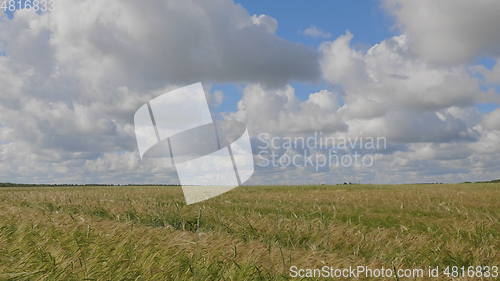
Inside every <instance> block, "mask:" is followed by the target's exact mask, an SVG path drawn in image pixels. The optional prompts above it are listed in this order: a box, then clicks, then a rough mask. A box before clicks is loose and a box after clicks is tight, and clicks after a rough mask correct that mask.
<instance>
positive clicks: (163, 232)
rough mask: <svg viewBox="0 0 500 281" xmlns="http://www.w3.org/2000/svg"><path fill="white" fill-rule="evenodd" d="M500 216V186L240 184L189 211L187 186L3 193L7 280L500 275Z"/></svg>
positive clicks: (1, 236) (0, 264)
mask: <svg viewBox="0 0 500 281" xmlns="http://www.w3.org/2000/svg"><path fill="white" fill-rule="evenodd" d="M499 216H500V183H476V184H449V185H447V184H440V185H431V184H429V185H397V186H382V185H340V186H288V187H285V186H274V187H266V186H263V187H239V188H237V189H235V190H233V191H231V192H228V193H226V194H224V195H222V196H219V197H216V198H214V199H211V200H208V201H205V202H202V203H199V204H194V205H189V206H186V205H185V203H184V199H183V195H182V191H181V189H180V187H164V186H137V187H135V186H129V187H105V186H95V187H93V186H85V187H78V186H74V187H3V188H0V280H288V279H290V278H291V277H290V267H291V266H296V267H299V268H319V267H322V266H324V265H328V266H335V267H339V268H343V267H349V266H358V265H363V266H368V267H371V268H380V267H385V268H391V269H399V268H415V267H419V268H427V267H429V266H440V267H445V266H466V267H467V266H471V265H473V266H476V265H490V266H493V265H496V266H498V265H499V264H500V251H499V249H500V224H499ZM427 278H428V277H422V278H416V279H417V280H428V279H427ZM347 279H348V278H347ZM362 279H363V280H380V279H377V278H362ZM311 280H312V279H311ZM387 280H396V279H395V278H392V279H387ZM401 280H403V279H401ZM439 280H446V278H441V279H439ZM455 280H469V279H467V278H466V277H463V278H456V279H455ZM470 280H477V279H472V278H470ZM491 280H493V279H491Z"/></svg>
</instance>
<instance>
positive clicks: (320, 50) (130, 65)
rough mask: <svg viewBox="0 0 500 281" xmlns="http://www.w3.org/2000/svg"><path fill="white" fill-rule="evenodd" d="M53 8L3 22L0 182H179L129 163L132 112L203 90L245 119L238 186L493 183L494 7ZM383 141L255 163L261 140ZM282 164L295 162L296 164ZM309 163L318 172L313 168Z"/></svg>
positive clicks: (166, 171)
mask: <svg viewBox="0 0 500 281" xmlns="http://www.w3.org/2000/svg"><path fill="white" fill-rule="evenodd" d="M102 2H103V1H97V0H85V1H54V2H53V3H54V5H53V9H52V10H51V11H50V12H45V13H41V12H37V11H34V10H33V9H22V10H18V11H16V12H15V13H9V14H4V16H2V17H0V182H18V183H117V184H128V183H143V184H145V183H162V184H173V183H178V179H177V175H176V171H175V167H172V166H171V165H170V161H165V159H161V158H152V159H143V160H141V159H140V157H139V154H138V151H137V144H136V140H135V133H134V124H133V116H134V113H135V111H136V110H137V109H138V108H139V107H140V106H141V105H142V104H144V103H145V102H147V101H149V100H151V99H152V98H154V97H157V96H159V95H161V94H163V93H165V92H168V91H170V90H172V89H175V88H178V87H182V86H185V85H189V84H191V83H195V82H198V81H200V82H202V83H203V84H204V87H205V89H206V91H207V92H208V97H209V102H210V106H211V109H212V110H213V112H214V113H215V115H216V118H217V119H218V120H221V121H239V122H242V123H244V124H246V126H247V128H248V130H249V133H250V137H251V138H252V143H253V153H254V161H255V163H256V171H255V174H254V175H253V176H252V177H251V178H250V180H249V181H248V182H247V184H303V183H304V184H306V183H311V184H317V183H322V184H323V183H331V184H334V183H343V182H359V183H420V182H463V181H478V180H491V179H496V178H500V160H498V159H500V64H498V58H499V57H500V34H499V33H498V32H497V27H498V26H499V25H500V20H499V19H498V16H497V15H498V14H499V13H500V2H498V1H496V0H478V1H469V0H443V1H432V0H420V1H416V0H409V1H403V0H350V1H348V0H336V1H325V0H314V1H305V0H303V1H301V0H288V1H282V0H277V1H261V0H252V1H249V0H237V1H232V0H204V1H174V0H154V1H149V2H147V3H143V2H142V1H141V2H138V1H132V0H126V1H113V2H110V3H102ZM318 133H319V134H321V135H322V136H325V137H332V138H336V139H344V140H345V139H360V138H361V139H362V138H369V137H373V138H384V139H386V140H387V145H385V146H384V147H379V148H376V149H364V148H362V147H356V148H352V149H350V150H348V151H347V150H344V151H341V154H342V155H344V154H345V155H351V156H352V155H354V154H357V153H359V154H360V155H361V156H366V157H370V159H372V160H373V164H372V165H332V164H331V163H329V164H328V165H326V166H322V167H320V168H317V167H311V166H310V165H309V166H308V165H307V161H305V159H304V158H305V157H304V153H305V152H304V151H305V150H306V152H307V153H309V154H311V155H315V156H317V155H319V156H327V155H328V152H329V151H331V150H329V149H331V148H326V149H323V148H322V149H318V148H317V147H309V148H307V149H305V150H304V149H302V148H300V147H296V146H295V147H283V146H280V147H274V148H272V149H271V150H269V151H267V152H274V153H276V155H278V158H279V159H283V158H282V157H283V156H286V157H289V158H291V159H300V161H299V163H294V165H285V166H279V167H274V166H273V167H270V166H269V165H264V164H263V163H267V162H266V159H265V158H266V156H268V155H269V153H265V152H266V151H264V153H263V150H266V149H263V148H262V142H265V141H264V140H263V139H262V137H259V136H263V135H266V136H268V137H271V138H272V137H275V138H279V139H280V140H281V141H283V140H284V139H286V138H287V137H288V138H295V139H297V138H301V137H302V138H306V137H310V136H314V135H315V134H318ZM294 157H295V158H294ZM316 164H317V163H316Z"/></svg>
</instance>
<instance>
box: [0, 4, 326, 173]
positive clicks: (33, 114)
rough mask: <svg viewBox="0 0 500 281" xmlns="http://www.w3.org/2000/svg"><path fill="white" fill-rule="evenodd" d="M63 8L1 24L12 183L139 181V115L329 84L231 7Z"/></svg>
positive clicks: (289, 47) (311, 53) (292, 49)
mask: <svg viewBox="0 0 500 281" xmlns="http://www.w3.org/2000/svg"><path fill="white" fill-rule="evenodd" d="M54 4H55V7H54V11H53V12H50V13H45V14H37V13H36V12H34V11H32V10H20V11H16V13H15V16H14V18H13V19H8V18H6V17H0V48H1V49H0V52H1V53H2V56H0V85H2V91H0V111H1V115H0V137H1V139H0V146H1V147H2V149H1V150H0V153H1V155H2V156H1V157H2V160H3V161H2V169H1V170H0V175H1V177H2V179H13V180H18V181H34V182H35V181H37V180H40V181H43V182H48V181H50V179H53V180H54V181H56V180H57V179H59V180H61V181H68V182H74V181H77V180H76V178H77V177H78V178H80V180H82V181H87V180H89V179H92V178H94V179H97V180H96V181H99V177H101V178H100V179H101V180H106V181H112V178H116V177H121V178H122V179H125V178H127V177H124V176H123V175H124V174H126V173H127V172H131V171H138V169H137V165H136V164H133V163H135V162H134V161H135V160H131V159H135V158H136V156H137V155H136V154H135V149H136V144H135V140H134V130H133V124H132V116H133V112H134V111H135V110H136V109H137V108H138V107H139V106H140V105H142V104H143V103H144V102H145V101H147V100H149V99H151V98H152V97H154V96H158V95H160V94H162V93H164V92H165V91H168V90H169V89H172V88H175V87H178V86H180V85H185V84H186V83H191V82H193V81H206V82H210V83H214V82H226V81H231V82H258V83H262V84H265V85H273V86H281V85H284V84H285V83H287V81H289V80H315V79H317V77H318V76H319V66H318V60H317V57H318V55H317V51H315V50H311V49H309V48H306V47H305V46H302V45H300V44H296V43H292V42H288V41H286V40H283V39H281V38H279V37H278V36H276V35H275V31H276V29H277V26H278V24H277V21H276V20H275V19H273V18H272V17H270V16H267V15H254V16H252V15H249V14H248V12H247V11H246V10H245V9H244V8H243V7H242V6H240V5H237V4H235V3H233V2H232V1H230V0H210V1H189V2H183V1H180V2H179V1H159V0H158V1H153V2H148V3H139V2H136V1H120V2H114V3H107V4H104V3H101V2H100V1H95V0H87V1H80V2H78V3H66V2H64V1H59V2H56V3H54ZM82 11H85V13H82ZM209 98H210V101H211V103H212V104H213V105H214V106H216V105H218V104H220V103H221V102H222V100H223V93H222V92H214V93H211V94H210V95H209ZM127 159H128V160H127ZM14 160H15V161H14ZM120 163H132V164H133V165H132V164H125V165H121V164H120ZM16 167H18V168H16ZM22 167H25V168H22ZM33 167H36V168H33ZM149 168H151V165H150V166H149ZM78 169H81V170H82V172H79V171H78ZM120 169H121V172H120V173H121V176H118V174H117V173H115V172H113V171H118V170H120ZM58 170H60V171H62V172H61V173H56V172H55V171H58ZM30 171H31V172H30ZM141 171H142V172H146V171H147V170H141ZM150 172H151V171H150ZM164 172H165V171H164ZM44 173H45V176H43V174H44ZM35 174H37V175H40V177H38V176H35ZM105 174H108V175H109V176H107V177H104V175H105ZM167 174H168V173H167ZM112 175H114V176H112ZM174 175H175V174H174ZM23 179H24V180H23ZM143 181H146V182H147V181H149V179H147V178H144V179H143Z"/></svg>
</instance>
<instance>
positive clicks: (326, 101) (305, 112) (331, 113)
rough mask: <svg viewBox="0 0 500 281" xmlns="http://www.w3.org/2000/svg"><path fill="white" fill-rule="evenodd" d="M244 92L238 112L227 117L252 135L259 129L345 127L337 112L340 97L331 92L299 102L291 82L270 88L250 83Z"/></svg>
mask: <svg viewBox="0 0 500 281" xmlns="http://www.w3.org/2000/svg"><path fill="white" fill-rule="evenodd" d="M243 92H244V93H243V98H242V99H241V101H240V102H239V103H238V111H237V112H236V113H234V114H229V115H228V116H226V118H228V119H236V120H238V121H242V122H245V123H247V125H248V127H249V130H250V132H251V133H252V134H254V135H257V134H258V133H262V132H265V133H276V134H279V133H307V132H313V131H324V132H328V133H331V132H335V131H343V130H345V129H346V124H345V123H344V121H343V120H342V118H341V116H340V115H338V109H339V106H340V104H339V98H338V96H337V95H336V94H334V93H332V92H330V91H327V90H322V91H319V92H317V93H312V94H310V95H309V97H308V99H307V100H306V101H300V100H299V99H298V98H297V97H296V95H295V89H294V88H293V87H292V86H290V85H287V86H285V87H283V88H279V89H269V88H266V87H263V86H262V85H258V84H253V85H249V86H248V87H246V88H245V89H244V91H243Z"/></svg>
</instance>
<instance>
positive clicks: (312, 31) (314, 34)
mask: <svg viewBox="0 0 500 281" xmlns="http://www.w3.org/2000/svg"><path fill="white" fill-rule="evenodd" d="M302 34H304V35H305V36H309V37H311V38H320V39H327V38H330V37H332V34H331V33H329V32H326V31H324V30H321V29H319V28H318V27H316V26H310V27H308V28H306V29H304V30H303V31H302Z"/></svg>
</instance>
